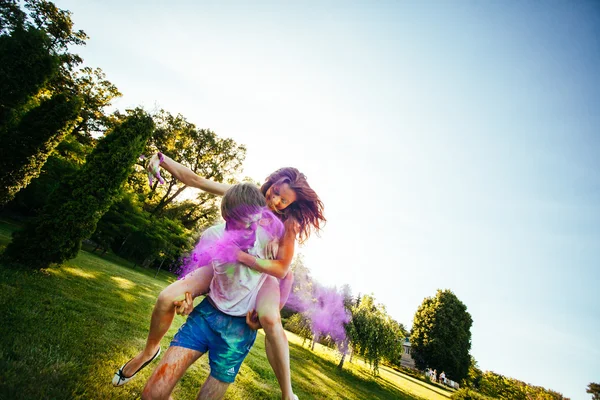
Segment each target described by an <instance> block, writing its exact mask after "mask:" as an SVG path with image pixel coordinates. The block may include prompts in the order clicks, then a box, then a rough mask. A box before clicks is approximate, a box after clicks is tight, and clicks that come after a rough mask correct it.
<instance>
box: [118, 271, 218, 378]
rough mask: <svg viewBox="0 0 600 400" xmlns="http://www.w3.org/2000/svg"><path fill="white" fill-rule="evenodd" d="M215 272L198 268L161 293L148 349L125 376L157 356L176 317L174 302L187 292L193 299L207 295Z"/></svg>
mask: <svg viewBox="0 0 600 400" xmlns="http://www.w3.org/2000/svg"><path fill="white" fill-rule="evenodd" d="M213 272H214V270H213V269H212V267H208V266H207V267H201V268H198V269H197V270H196V271H194V272H192V273H191V274H189V275H188V276H186V277H185V278H184V279H181V280H178V281H175V282H173V283H171V284H170V285H169V286H167V287H166V288H165V289H164V290H163V291H162V292H160V294H159V295H158V299H157V300H156V304H155V305H154V310H153V311H152V319H151V320H150V332H149V333H148V339H146V347H145V348H144V350H142V351H141V352H139V353H138V354H137V355H136V356H135V357H134V358H133V359H131V361H129V362H128V363H127V365H125V368H124V369H123V375H125V376H126V377H129V376H131V375H133V374H134V373H135V371H137V370H138V369H139V368H140V367H141V366H142V364H144V363H145V362H146V361H148V360H149V359H151V358H152V357H153V356H154V354H156V352H157V351H158V347H159V346H160V341H161V340H162V338H163V337H164V336H165V334H166V333H167V331H168V330H169V328H170V327H171V323H172V322H173V318H174V317H175V306H174V305H173V302H174V301H175V300H176V299H177V298H179V297H181V296H184V295H185V293H186V292H190V293H192V297H197V296H199V295H201V294H204V293H207V292H208V289H209V287H210V281H211V280H212V277H213Z"/></svg>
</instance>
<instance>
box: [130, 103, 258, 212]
mask: <svg viewBox="0 0 600 400" xmlns="http://www.w3.org/2000/svg"><path fill="white" fill-rule="evenodd" d="M154 121H155V123H156V130H155V132H154V134H153V135H152V138H151V140H150V141H149V142H148V145H147V147H146V149H145V154H153V153H155V152H156V151H157V150H160V151H162V152H163V153H164V154H165V155H167V156H169V157H171V158H172V159H173V160H175V161H177V162H179V163H181V164H182V165H184V166H186V167H188V168H190V169H191V170H192V171H193V172H194V173H195V174H198V175H200V176H202V177H204V178H207V179H212V180H214V181H217V182H223V181H227V180H228V181H231V180H232V178H233V176H234V175H235V174H237V173H238V172H239V171H240V169H241V166H242V162H243V161H244V159H245V157H246V148H245V147H244V146H243V145H238V144H237V143H236V142H235V141H234V140H232V139H223V138H220V137H219V136H217V135H216V134H215V133H214V132H213V131H211V130H209V129H198V128H196V126H195V125H194V124H192V123H191V122H189V121H187V120H186V119H185V117H183V116H182V115H176V116H173V115H171V114H170V113H168V112H166V111H164V110H161V111H160V112H158V113H157V114H156V115H154ZM137 175H138V177H137V178H136V177H132V179H130V184H132V185H141V186H139V187H136V188H134V190H136V191H140V192H142V191H143V190H146V189H145V188H146V187H147V179H146V177H145V174H144V173H142V172H140V173H139V174H137ZM140 178H141V179H140ZM164 178H165V184H164V185H158V182H157V183H155V185H154V186H153V187H152V188H151V190H150V193H149V196H148V198H149V200H148V201H147V203H146V205H145V208H146V209H147V210H148V211H150V212H151V213H152V215H161V214H162V213H163V211H164V210H165V209H166V208H167V207H168V206H169V205H171V204H172V203H173V201H174V200H175V199H176V198H177V197H178V196H179V195H180V194H181V193H182V192H183V191H184V190H185V189H186V188H187V186H186V185H184V184H183V183H181V182H180V181H178V180H177V179H176V178H175V177H172V176H171V175H170V174H169V173H168V172H166V171H164ZM203 200H206V199H203Z"/></svg>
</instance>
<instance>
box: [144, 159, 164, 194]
mask: <svg viewBox="0 0 600 400" xmlns="http://www.w3.org/2000/svg"><path fill="white" fill-rule="evenodd" d="M163 159H164V156H163V155H162V153H161V152H158V153H156V154H155V155H153V156H152V157H150V159H149V160H148V164H146V172H147V173H148V184H149V185H150V187H152V183H153V182H154V178H156V179H158V182H160V183H161V184H163V183H165V180H164V179H163V178H162V176H160V163H161V162H162V161H163Z"/></svg>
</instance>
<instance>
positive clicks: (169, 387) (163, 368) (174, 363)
mask: <svg viewBox="0 0 600 400" xmlns="http://www.w3.org/2000/svg"><path fill="white" fill-rule="evenodd" d="M202 354H203V353H201V352H199V351H196V350H191V349H186V348H185V347H179V346H171V347H169V350H167V352H166V353H165V356H164V357H163V358H162V360H160V363H159V364H158V366H157V367H156V369H155V370H154V372H152V375H151V376H150V379H149V380H148V382H147V383H146V386H144V391H143V392H142V399H143V400H164V399H170V398H171V397H170V396H171V392H172V391H173V388H174V387H175V385H176V384H177V381H179V379H181V377H182V376H183V374H184V373H185V371H186V370H187V369H188V368H189V366H190V365H192V364H193V363H194V361H196V360H197V359H198V358H200V356H201V355H202Z"/></svg>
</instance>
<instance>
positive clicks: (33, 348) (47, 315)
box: [0, 222, 450, 400]
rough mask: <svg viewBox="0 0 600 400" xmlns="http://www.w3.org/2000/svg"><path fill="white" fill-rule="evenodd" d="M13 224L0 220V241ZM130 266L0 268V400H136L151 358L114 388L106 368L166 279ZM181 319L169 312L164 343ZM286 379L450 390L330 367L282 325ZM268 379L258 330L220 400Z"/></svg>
mask: <svg viewBox="0 0 600 400" xmlns="http://www.w3.org/2000/svg"><path fill="white" fill-rule="evenodd" d="M13 229H15V226H12V225H8V224H6V223H4V222H2V223H0V246H2V245H6V243H7V242H8V241H9V240H10V232H11V231H12V230H13ZM153 276H154V271H150V270H145V269H142V268H139V267H138V268H136V269H133V268H131V264H129V263H124V262H123V263H120V262H119V259H118V258H117V257H115V256H114V255H111V256H108V257H100V256H99V255H96V254H93V253H89V252H86V251H81V252H80V254H79V256H78V257H77V258H76V259H74V260H72V261H71V262H68V263H65V264H64V265H63V266H61V267H52V268H48V269H46V270H43V271H35V272H23V271H16V270H12V269H10V268H6V267H5V266H2V265H0V312H1V314H0V315H2V318H1V323H0V337H1V338H2V341H1V345H0V398H3V399H4V398H6V399H72V398H76V399H107V398H115V399H134V398H139V396H140V393H141V390H142V388H143V385H144V383H145V381H146V380H147V378H148V377H149V375H150V373H151V370H152V367H153V366H155V365H156V364H153V365H152V366H151V367H150V368H146V369H145V370H144V371H143V372H141V373H140V374H139V375H138V377H137V378H136V379H135V380H133V381H131V382H130V383H129V384H127V385H125V386H123V387H121V388H113V387H112V386H111V384H110V381H111V379H112V375H113V374H114V372H115V370H116V369H117V368H118V367H119V366H120V365H122V364H123V363H124V362H125V361H127V360H128V359H129V358H130V357H131V356H133V355H134V354H135V353H136V351H137V350H138V349H141V348H142V346H143V344H144V342H145V334H146V333H147V329H148V325H149V320H150V314H151V310H152V306H153V304H154V301H155V299H156V296H157V295H158V293H159V292H160V290H161V289H162V288H163V287H165V286H166V285H167V284H168V283H169V282H171V281H173V280H174V279H175V277H174V276H173V275H170V274H168V273H164V272H161V273H160V274H159V275H158V277H157V278H156V279H155V278H154V277H153ZM183 322H184V318H182V317H179V316H178V317H176V319H175V321H174V323H173V327H172V328H171V330H170V331H169V332H168V334H167V336H166V337H165V339H163V343H162V345H163V349H165V348H166V347H167V346H168V343H169V342H170V340H171V338H172V337H173V335H174V334H175V332H176V331H177V329H178V328H179V326H180V325H181V324H182V323H183ZM288 337H289V340H290V356H291V363H292V383H293V386H294V390H295V392H296V393H297V394H298V396H299V397H300V398H301V399H356V400H358V399H418V398H425V399H438V400H446V399H448V397H449V395H450V392H448V391H445V390H443V389H440V388H437V387H434V386H431V385H428V384H426V383H424V382H421V381H418V380H415V379H413V378H411V377H408V376H406V375H404V374H401V373H399V372H396V371H394V370H391V369H388V368H385V367H382V368H381V373H380V376H379V377H373V376H372V375H371V374H370V372H369V370H368V368H367V367H366V366H365V365H364V363H362V362H361V361H360V360H355V361H354V362H353V363H352V364H350V363H346V364H345V365H344V370H343V371H339V370H337V369H336V365H337V362H338V361H339V355H338V354H337V353H336V352H335V351H334V350H332V349H328V348H326V347H323V346H320V345H317V346H316V347H315V351H314V352H312V351H310V350H309V349H307V348H306V347H302V346H301V344H302V340H301V339H300V338H299V337H297V336H296V335H294V334H292V333H289V332H288ZM207 374H208V363H207V359H206V357H203V358H202V359H200V360H199V361H198V362H197V363H196V364H195V365H193V366H192V368H191V369H190V370H189V371H188V373H187V374H186V375H185V376H184V378H183V379H182V380H181V382H180V383H179V384H178V386H177V387H176V389H175V392H174V397H175V398H176V399H190V398H195V396H196V394H197V392H198V390H199V388H200V385H201V383H202V382H203V381H204V379H205V378H206V376H207ZM279 397H280V392H279V388H278V385H277V381H276V380H275V376H274V374H273V372H272V370H271V368H270V366H269V364H268V362H267V359H266V356H265V352H264V338H263V336H262V331H261V332H260V334H259V337H258V339H257V341H256V344H255V345H254V347H253V349H252V351H251V352H250V354H249V356H248V357H247V359H246V360H245V362H244V364H243V365H242V368H241V370H240V374H239V375H238V377H237V380H236V383H235V384H234V385H232V386H231V387H230V388H229V391H228V392H227V395H226V398H228V399H277V398H279Z"/></svg>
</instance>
